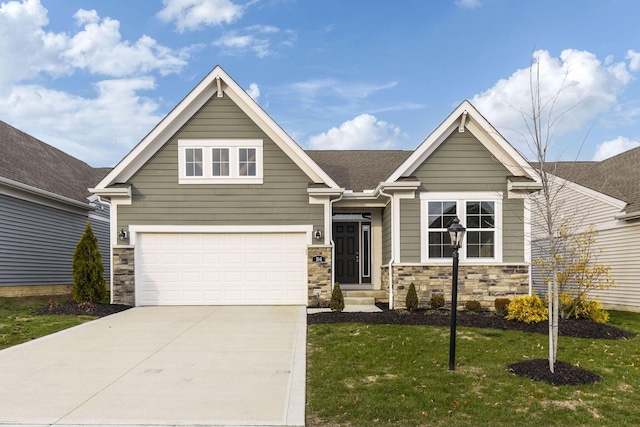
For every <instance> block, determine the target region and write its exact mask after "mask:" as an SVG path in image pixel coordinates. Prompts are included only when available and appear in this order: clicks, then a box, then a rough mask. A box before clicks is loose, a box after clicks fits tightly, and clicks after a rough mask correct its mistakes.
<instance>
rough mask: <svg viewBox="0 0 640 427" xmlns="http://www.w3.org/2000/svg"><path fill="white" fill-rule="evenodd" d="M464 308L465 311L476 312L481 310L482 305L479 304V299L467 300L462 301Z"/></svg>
mask: <svg viewBox="0 0 640 427" xmlns="http://www.w3.org/2000/svg"><path fill="white" fill-rule="evenodd" d="M464 308H465V309H466V310H467V311H472V312H474V313H478V312H480V311H482V305H481V304H480V301H476V300H469V301H467V302H465V303H464Z"/></svg>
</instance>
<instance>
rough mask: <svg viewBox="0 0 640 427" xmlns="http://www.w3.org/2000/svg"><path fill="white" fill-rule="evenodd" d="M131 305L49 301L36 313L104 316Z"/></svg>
mask: <svg viewBox="0 0 640 427" xmlns="http://www.w3.org/2000/svg"><path fill="white" fill-rule="evenodd" d="M129 308H131V306H128V305H123V304H76V303H49V304H47V305H46V306H45V307H42V308H41V309H40V310H38V311H36V314H39V315H47V314H68V315H72V316H82V315H85V316H95V317H104V316H109V315H110V314H114V313H119V312H121V311H124V310H127V309H129Z"/></svg>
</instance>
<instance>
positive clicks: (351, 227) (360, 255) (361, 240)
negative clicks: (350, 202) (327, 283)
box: [333, 215, 371, 284]
mask: <svg viewBox="0 0 640 427" xmlns="http://www.w3.org/2000/svg"><path fill="white" fill-rule="evenodd" d="M341 216H344V215H341ZM360 217H362V216H361V215H360ZM333 242H334V244H335V281H336V282H338V283H341V284H360V283H371V223H370V222H361V221H353V222H346V221H345V222H342V221H340V222H334V223H333Z"/></svg>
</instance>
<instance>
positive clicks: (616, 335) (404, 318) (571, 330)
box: [307, 307, 636, 385]
mask: <svg viewBox="0 0 640 427" xmlns="http://www.w3.org/2000/svg"><path fill="white" fill-rule="evenodd" d="M381 308H383V311H381V312H377V313H344V312H343V313H337V312H325V313H315V314H309V315H307V324H309V325H313V324H332V323H348V322H353V323H367V324H376V325H431V326H450V325H451V314H450V312H449V311H448V310H416V311H406V310H389V309H385V307H381ZM456 317H457V321H456V325H457V326H467V327H472V328H493V329H501V330H508V331H520V332H529V333H540V334H547V335H548V333H549V323H548V322H540V323H524V322H516V321H513V320H506V319H505V318H504V317H502V316H498V315H496V314H494V313H470V312H464V311H461V312H458V313H457V316H456ZM558 335H560V336H566V337H574V338H589V339H606V340H617V339H628V338H633V337H635V336H636V334H634V333H631V332H628V331H624V330H622V329H619V328H616V327H615V326H611V325H606V324H602V323H595V322H591V321H589V320H583V319H564V320H563V319H561V320H560V323H559V326H558ZM508 369H509V371H510V372H512V373H514V374H515V375H518V376H523V377H527V378H531V379H534V380H538V381H545V382H547V383H549V384H553V385H585V384H593V383H594V382H597V381H600V380H601V379H602V377H601V376H600V375H598V374H594V373H592V372H589V371H585V370H584V369H581V368H579V367H577V366H574V365H570V364H568V363H564V362H560V361H557V362H556V364H555V367H554V371H555V372H554V373H552V372H551V370H550V369H549V361H548V360H547V359H533V360H526V361H523V362H520V363H516V364H513V365H510V366H509V367H508Z"/></svg>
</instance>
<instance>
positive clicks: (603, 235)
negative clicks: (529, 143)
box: [533, 148, 640, 311]
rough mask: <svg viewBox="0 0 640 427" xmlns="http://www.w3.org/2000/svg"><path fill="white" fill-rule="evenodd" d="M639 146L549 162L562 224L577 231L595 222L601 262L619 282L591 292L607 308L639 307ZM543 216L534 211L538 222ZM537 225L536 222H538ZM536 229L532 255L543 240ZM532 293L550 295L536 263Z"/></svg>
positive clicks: (541, 252) (558, 214)
mask: <svg viewBox="0 0 640 427" xmlns="http://www.w3.org/2000/svg"><path fill="white" fill-rule="evenodd" d="M639 165H640V148H634V149H632V150H629V151H626V152H624V153H622V154H618V155H617V156H614V157H611V158H608V159H606V160H602V161H599V162H554V163H547V164H546V166H545V170H546V171H548V172H549V173H551V174H552V176H551V177H552V179H553V188H554V192H556V191H557V197H556V200H557V203H556V204H555V205H554V209H557V218H558V222H562V220H566V221H568V222H569V223H570V224H572V225H573V226H574V227H575V228H576V232H580V231H582V230H584V229H585V228H586V227H587V226H588V225H589V224H594V225H595V228H596V230H597V231H598V236H597V238H596V245H595V246H596V248H600V249H602V252H601V253H600V254H599V256H598V259H597V262H598V263H599V264H603V265H608V266H610V267H611V276H612V277H613V279H614V280H615V286H614V287H611V288H609V289H607V290H600V291H593V292H592V293H591V295H592V296H595V297H597V298H598V299H599V300H600V301H601V302H602V303H603V305H604V306H605V307H607V308H613V309H616V308H617V309H623V310H631V311H640V282H639V280H638V278H640V261H639V260H640V244H639V242H640V184H639V183H640V167H639ZM539 218H540V217H539V215H538V214H536V213H535V209H534V214H533V220H534V224H535V223H536V222H537V221H539ZM534 229H535V225H534ZM536 236H539V233H538V232H534V238H533V251H534V257H536V256H541V255H542V254H543V249H542V247H543V246H542V245H541V243H543V242H542V241H541V240H540V239H539V237H536ZM534 291H535V292H536V293H539V294H541V295H546V293H547V290H546V285H545V284H544V279H543V277H542V275H541V273H540V271H539V268H536V267H534Z"/></svg>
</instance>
